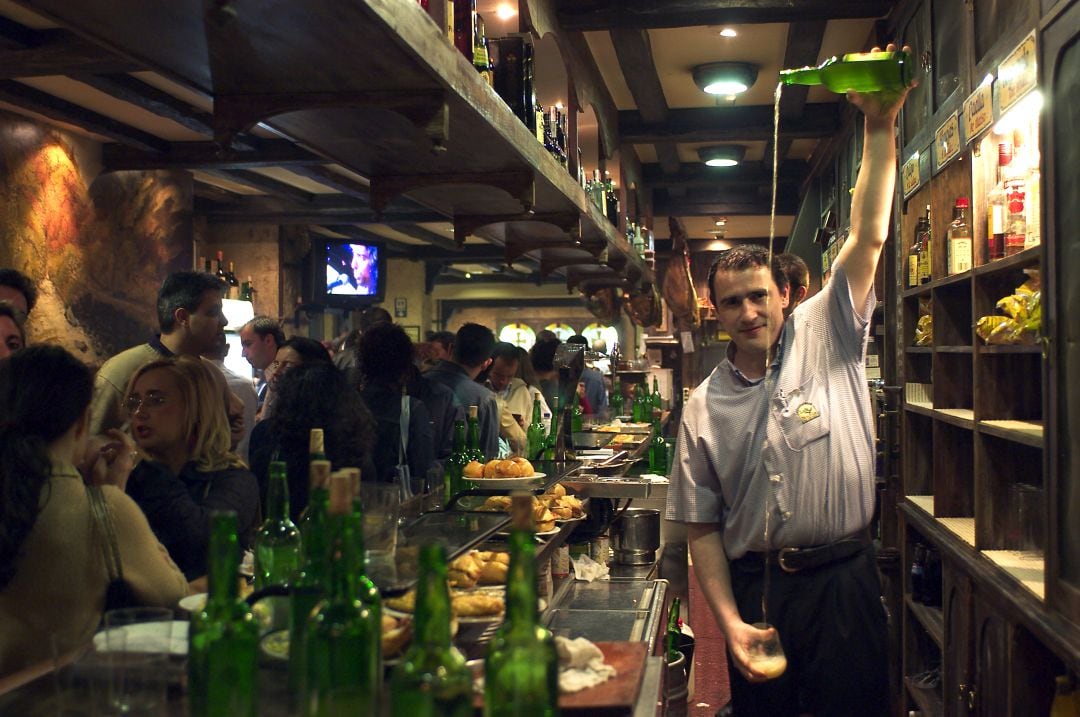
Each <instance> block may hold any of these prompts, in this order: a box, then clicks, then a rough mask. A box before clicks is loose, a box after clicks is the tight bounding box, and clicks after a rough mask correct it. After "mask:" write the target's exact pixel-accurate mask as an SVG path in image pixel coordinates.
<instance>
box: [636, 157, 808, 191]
mask: <svg viewBox="0 0 1080 717" xmlns="http://www.w3.org/2000/svg"><path fill="white" fill-rule="evenodd" d="M809 171H810V167H809V165H808V164H807V163H806V162H803V161H800V160H794V159H789V160H787V161H785V162H783V163H781V165H780V173H779V178H778V180H777V181H778V182H779V183H780V184H788V183H790V184H802V182H803V181H804V180H805V179H806V177H807V174H808V173H809ZM642 174H643V176H644V179H645V182H646V183H647V184H648V185H649V186H650V187H741V186H752V187H768V186H769V185H770V184H771V183H772V167H771V162H770V163H769V165H766V164H765V163H764V162H744V163H742V164H740V165H739V166H737V167H706V166H705V165H704V164H682V165H680V166H679V169H678V170H677V171H676V172H675V173H673V174H668V173H666V172H664V171H663V169H662V168H661V167H660V165H659V164H644V165H642Z"/></svg>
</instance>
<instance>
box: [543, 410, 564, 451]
mask: <svg viewBox="0 0 1080 717" xmlns="http://www.w3.org/2000/svg"><path fill="white" fill-rule="evenodd" d="M561 422H562V411H560V410H559V397H558V396H556V397H555V405H553V406H552V407H551V427H550V429H549V430H548V436H547V440H545V441H544V460H545V461H553V460H555V456H556V454H557V449H558V444H559V426H560V424H561Z"/></svg>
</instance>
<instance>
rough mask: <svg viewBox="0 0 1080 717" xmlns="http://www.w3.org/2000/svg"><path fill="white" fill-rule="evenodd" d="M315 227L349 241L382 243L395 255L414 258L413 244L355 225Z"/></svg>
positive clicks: (323, 225) (322, 225)
mask: <svg viewBox="0 0 1080 717" xmlns="http://www.w3.org/2000/svg"><path fill="white" fill-rule="evenodd" d="M315 226H321V227H322V228H323V229H326V230H328V231H331V232H333V233H335V234H340V235H341V236H343V237H347V238H349V239H359V240H360V241H375V242H382V243H383V244H385V245H386V247H387V249H389V250H390V251H392V252H394V254H396V255H398V256H401V257H406V258H410V259H411V258H413V257H412V256H409V255H410V253H411V252H412V250H413V249H415V247H414V246H413V245H412V244H409V243H407V242H403V241H397V240H396V239H389V238H387V237H384V236H383V235H382V234H376V233H375V232H373V231H370V230H368V229H364V228H363V227H358V226H356V225H355V224H319V225H315Z"/></svg>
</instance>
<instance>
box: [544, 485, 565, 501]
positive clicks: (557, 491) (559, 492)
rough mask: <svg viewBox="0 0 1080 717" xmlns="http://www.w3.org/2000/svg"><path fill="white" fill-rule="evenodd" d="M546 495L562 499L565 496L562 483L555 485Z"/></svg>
mask: <svg viewBox="0 0 1080 717" xmlns="http://www.w3.org/2000/svg"><path fill="white" fill-rule="evenodd" d="M547 494H548V495H553V496H555V497H556V498H562V497H563V496H564V495H566V488H564V487H563V484H562V483H556V484H555V485H553V486H551V488H549V489H548V492H547Z"/></svg>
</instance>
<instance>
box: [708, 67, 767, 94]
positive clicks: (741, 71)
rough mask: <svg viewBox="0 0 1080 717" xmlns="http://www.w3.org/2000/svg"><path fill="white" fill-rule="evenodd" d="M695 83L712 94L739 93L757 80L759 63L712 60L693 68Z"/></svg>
mask: <svg viewBox="0 0 1080 717" xmlns="http://www.w3.org/2000/svg"><path fill="white" fill-rule="evenodd" d="M693 75H694V84H696V85H697V86H698V87H700V88H701V91H702V92H705V93H707V94H710V95H738V94H741V93H743V92H746V91H747V90H748V89H750V88H751V87H752V86H753V85H754V82H756V81H757V75H758V68H757V65H751V64H750V63H747V62H710V63H709V64H707V65H698V66H697V67H695V68H694V70H693Z"/></svg>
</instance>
